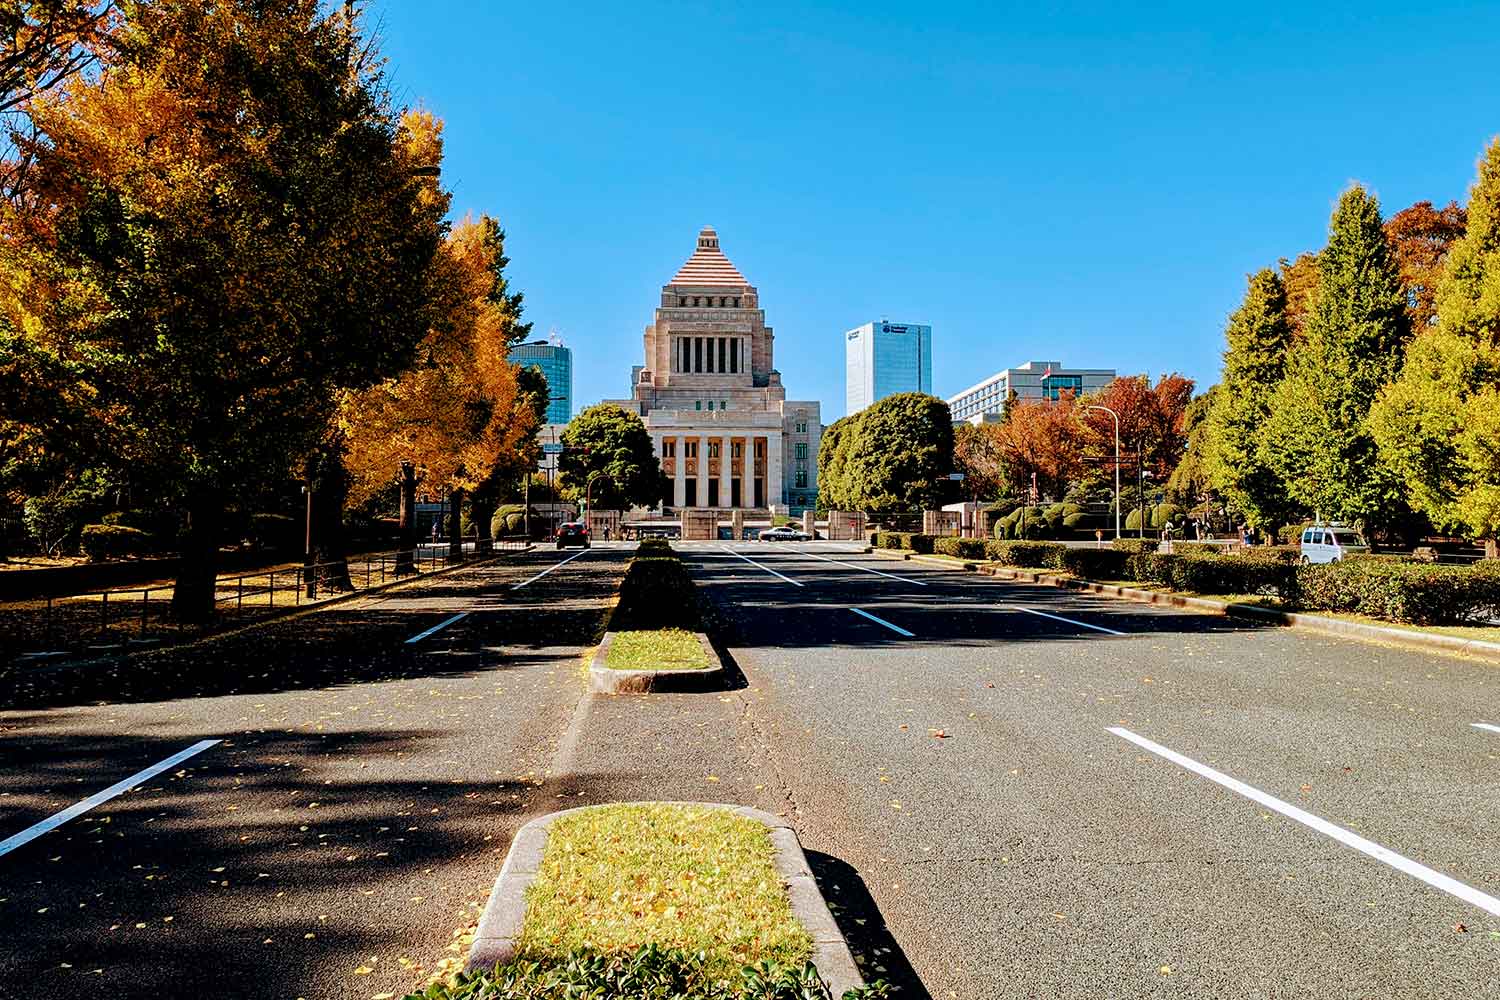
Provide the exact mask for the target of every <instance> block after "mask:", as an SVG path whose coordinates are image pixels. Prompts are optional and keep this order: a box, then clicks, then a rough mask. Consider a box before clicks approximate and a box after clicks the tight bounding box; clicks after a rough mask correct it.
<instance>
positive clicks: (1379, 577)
mask: <svg viewBox="0 0 1500 1000" xmlns="http://www.w3.org/2000/svg"><path fill="white" fill-rule="evenodd" d="M1296 574H1297V587H1298V595H1297V596H1298V604H1299V605H1301V606H1302V607H1304V608H1307V609H1309V610H1317V611H1342V612H1346V613H1349V614H1357V615H1366V616H1368V617H1370V618H1380V619H1384V620H1386V621H1393V622H1404V623H1407V624H1410V625H1442V624H1450V623H1455V622H1464V621H1483V620H1486V619H1490V618H1494V617H1496V616H1497V615H1500V568H1491V567H1489V566H1486V565H1484V564H1480V565H1477V566H1437V565H1430V564H1424V563H1398V562H1384V561H1378V560H1363V559H1362V560H1356V561H1348V562H1337V563H1327V564H1324V565H1318V566H1299V567H1297V570H1296Z"/></svg>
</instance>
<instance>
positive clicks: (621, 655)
mask: <svg viewBox="0 0 1500 1000" xmlns="http://www.w3.org/2000/svg"><path fill="white" fill-rule="evenodd" d="M604 665H605V666H606V667H608V668H609V669H610V670H707V669H708V668H709V667H710V666H712V664H711V663H710V662H709V660H708V656H707V655H706V654H705V653H704V652H703V644H702V643H700V642H699V641H698V636H697V633H694V632H688V631H686V630H684V629H680V628H663V629H646V630H641V631H627V632H616V633H615V634H614V638H613V639H612V640H611V641H610V645H609V655H608V656H607V657H605V660H604Z"/></svg>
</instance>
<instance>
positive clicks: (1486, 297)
mask: <svg viewBox="0 0 1500 1000" xmlns="http://www.w3.org/2000/svg"><path fill="white" fill-rule="evenodd" d="M1437 307H1438V325H1437V327H1436V328H1435V329H1431V330H1428V331H1425V332H1423V333H1422V335H1421V336H1419V337H1418V338H1417V339H1416V340H1414V341H1413V342H1412V344H1411V347H1410V348H1409V350H1408V351H1407V356H1406V364H1405V367H1404V368H1403V369H1402V373H1401V378H1400V380H1399V381H1397V382H1396V383H1395V384H1394V385H1392V386H1390V387H1389V388H1388V389H1387V390H1386V391H1385V392H1384V393H1383V394H1382V396H1381V398H1380V400H1379V402H1378V403H1377V404H1376V406H1375V407H1374V409H1373V410H1372V412H1371V414H1370V428H1371V431H1372V432H1373V434H1374V437H1375V440H1376V441H1377V442H1378V443H1379V446H1380V450H1381V454H1382V456H1383V458H1384V459H1385V461H1386V462H1387V463H1388V464H1389V465H1391V466H1392V467H1394V468H1395V469H1396V470H1398V471H1399V473H1400V474H1401V477H1402V480H1403V481H1404V483H1405V484H1406V486H1407V487H1408V488H1409V490H1410V491H1411V498H1412V504H1413V506H1415V507H1416V508H1417V509H1418V510H1420V511H1422V512H1423V513H1425V514H1427V515H1428V516H1429V517H1430V518H1432V520H1433V522H1434V523H1436V524H1438V525H1439V526H1441V527H1444V528H1454V529H1459V530H1466V531H1469V532H1471V533H1472V534H1474V535H1475V536H1477V537H1481V538H1484V539H1485V540H1486V543H1487V544H1486V554H1487V555H1489V556H1490V557H1491V558H1496V557H1497V551H1496V543H1495V538H1496V535H1497V534H1500V139H1496V140H1494V141H1493V142H1491V143H1490V146H1489V149H1488V150H1487V151H1486V154H1485V156H1484V157H1483V158H1482V159H1481V160H1480V162H1479V178H1478V180H1477V181H1476V182H1475V184H1474V188H1473V190H1472V191H1471V192H1470V197H1469V225H1468V231H1467V233H1466V234H1465V235H1464V237H1463V239H1462V240H1460V241H1459V242H1458V243H1456V244H1455V245H1454V247H1453V249H1452V251H1451V252H1450V255H1449V258H1448V263H1447V269H1446V271H1445V273H1444V275H1443V277H1442V278H1441V279H1440V280H1439V283H1438V288H1437Z"/></svg>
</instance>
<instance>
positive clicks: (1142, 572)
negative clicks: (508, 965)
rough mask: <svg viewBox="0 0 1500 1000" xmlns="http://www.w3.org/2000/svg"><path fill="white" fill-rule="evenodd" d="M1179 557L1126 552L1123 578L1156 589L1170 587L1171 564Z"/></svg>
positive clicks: (1145, 552) (1155, 553)
mask: <svg viewBox="0 0 1500 1000" xmlns="http://www.w3.org/2000/svg"><path fill="white" fill-rule="evenodd" d="M1179 558H1180V557H1179V556H1171V555H1167V554H1165V553H1161V552H1149V551H1140V552H1127V559H1126V561H1125V578H1126V579H1127V580H1136V581H1138V582H1140V583H1145V584H1150V585H1152V586H1156V587H1170V586H1171V585H1172V564H1173V563H1174V562H1176V561H1177V560H1178V559H1179Z"/></svg>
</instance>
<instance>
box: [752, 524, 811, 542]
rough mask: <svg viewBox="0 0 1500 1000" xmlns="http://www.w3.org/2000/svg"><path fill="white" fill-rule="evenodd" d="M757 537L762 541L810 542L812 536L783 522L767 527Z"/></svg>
mask: <svg viewBox="0 0 1500 1000" xmlns="http://www.w3.org/2000/svg"><path fill="white" fill-rule="evenodd" d="M759 538H760V540H761V541H763V542H810V541H812V536H811V535H809V534H808V533H807V532H805V531H799V530H797V529H796V528H794V527H792V526H791V525H789V524H783V525H782V526H781V527H779V528H767V529H766V530H765V531H762V532H761V533H760V535H759Z"/></svg>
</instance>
